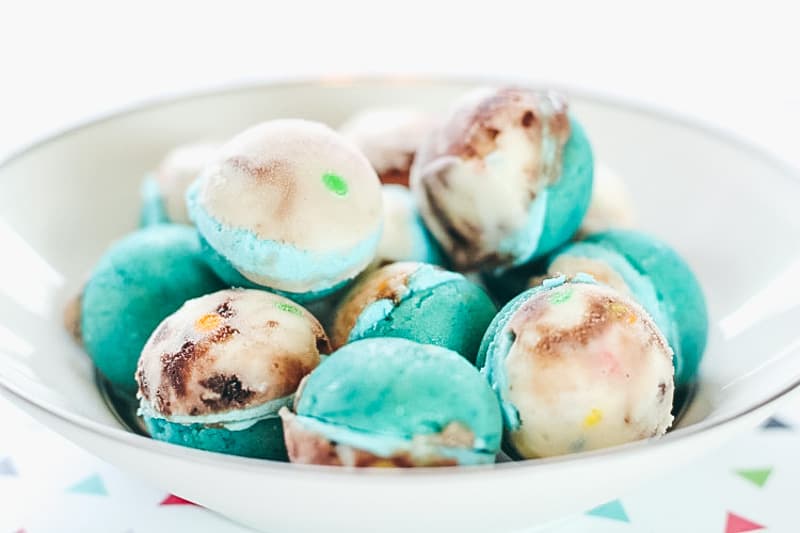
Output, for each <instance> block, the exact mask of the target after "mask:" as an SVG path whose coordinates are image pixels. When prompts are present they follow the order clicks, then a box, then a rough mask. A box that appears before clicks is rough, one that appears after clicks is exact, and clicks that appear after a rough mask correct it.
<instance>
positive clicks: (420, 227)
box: [373, 185, 445, 266]
mask: <svg viewBox="0 0 800 533" xmlns="http://www.w3.org/2000/svg"><path fill="white" fill-rule="evenodd" d="M381 192H382V194H383V234H382V235H381V240H380V242H379V243H378V251H377V253H376V254H375V260H374V261H373V264H375V265H377V266H382V265H385V264H388V263H394V262H397V261H420V262H422V263H432V264H436V265H443V264H444V263H445V258H444V255H443V254H442V251H441V250H440V249H439V245H438V244H436V241H435V240H434V238H433V237H432V236H431V234H430V232H429V231H428V229H427V228H426V227H425V224H424V223H423V222H422V218H421V217H420V216H419V210H418V209H417V202H416V200H414V196H413V195H412V194H411V192H410V191H409V190H408V189H406V188H405V187H401V186H400V185H384V186H383V187H381Z"/></svg>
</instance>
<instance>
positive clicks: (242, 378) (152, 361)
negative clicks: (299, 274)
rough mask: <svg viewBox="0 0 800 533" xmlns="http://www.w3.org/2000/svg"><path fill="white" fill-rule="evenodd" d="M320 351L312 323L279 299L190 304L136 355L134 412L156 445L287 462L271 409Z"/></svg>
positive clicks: (322, 345)
mask: <svg viewBox="0 0 800 533" xmlns="http://www.w3.org/2000/svg"><path fill="white" fill-rule="evenodd" d="M328 352H329V344H328V338H327V337H326V335H325V332H324V331H323V329H322V326H321V325H320V324H319V322H318V321H317V319H316V318H314V317H313V316H312V315H311V313H309V312H308V311H306V310H305V309H304V308H302V307H301V306H299V305H298V304H296V303H294V302H292V301H291V300H289V299H287V298H284V297H282V296H278V295H276V294H271V293H268V292H266V291H258V290H250V289H230V290H224V291H219V292H215V293H212V294H209V295H206V296H202V297H200V298H196V299H194V300H189V301H188V302H186V303H185V304H184V305H183V307H181V308H180V309H179V310H178V311H176V312H175V313H174V314H172V315H170V316H169V317H167V318H166V319H165V320H164V321H163V322H161V324H160V325H159V326H158V328H156V330H155V331H154V332H153V335H152V336H151V337H150V339H149V340H148V341H147V345H145V347H144V349H143V350H142V356H141V358H140V359H139V367H138V369H137V371H136V380H137V382H138V384H139V394H138V396H139V399H140V401H141V407H140V413H141V415H142V416H143V417H144V421H145V424H146V426H147V429H148V430H149V431H150V434H151V435H152V437H153V438H155V439H158V440H163V441H167V442H172V443H174V444H180V445H183V446H189V447H192V448H201V449H204V450H210V451H216V452H222V453H229V454H233V455H244V456H249V457H262V458H269V459H285V448H284V444H283V434H282V432H281V424H280V420H279V419H278V410H279V409H280V408H281V407H283V406H285V405H288V404H290V403H291V402H292V399H293V397H294V393H295V391H296V390H297V387H298V385H299V384H300V380H301V379H302V378H303V377H304V376H305V375H307V374H308V373H309V372H311V371H312V370H313V369H314V368H316V366H317V365H318V364H319V361H320V354H324V353H328Z"/></svg>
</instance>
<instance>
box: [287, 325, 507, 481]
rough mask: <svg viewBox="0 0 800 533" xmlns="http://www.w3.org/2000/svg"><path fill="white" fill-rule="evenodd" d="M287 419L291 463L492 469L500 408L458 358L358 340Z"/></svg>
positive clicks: (316, 377) (323, 371)
mask: <svg viewBox="0 0 800 533" xmlns="http://www.w3.org/2000/svg"><path fill="white" fill-rule="evenodd" d="M299 394H300V397H299V398H298V399H297V400H296V402H295V412H294V413H292V412H290V411H289V410H288V409H283V410H282V411H281V416H282V417H283V419H284V432H285V434H286V445H287V449H288V452H289V457H290V459H291V460H292V462H301V463H317V464H343V465H348V466H437V465H471V464H484V463H492V462H494V459H495V454H496V453H497V451H498V449H499V446H500V440H501V432H502V421H501V416H500V408H499V406H498V404H497V400H496V398H495V395H494V393H493V392H492V390H491V389H490V388H489V385H488V384H487V382H486V380H485V379H484V378H483V377H482V376H481V375H480V374H479V373H478V371H477V370H476V369H475V368H474V367H473V366H472V365H471V364H470V363H468V362H467V361H466V360H465V359H464V358H463V357H461V356H460V355H458V354H457V353H455V352H453V351H451V350H447V349H444V348H440V347H437V346H431V345H425V344H419V343H415V342H412V341H408V340H405V339H397V338H375V339H365V340H361V341H357V342H354V343H351V344H348V345H347V346H345V347H343V348H341V349H339V350H338V351H336V352H334V353H333V354H332V355H331V357H329V358H328V359H327V360H325V361H324V362H323V363H322V364H321V365H320V366H319V367H318V368H317V369H316V370H315V371H314V372H312V374H311V375H310V376H309V377H308V379H307V380H306V381H305V383H304V385H303V386H302V387H301V392H300V393H299Z"/></svg>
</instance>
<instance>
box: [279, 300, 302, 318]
mask: <svg viewBox="0 0 800 533" xmlns="http://www.w3.org/2000/svg"><path fill="white" fill-rule="evenodd" d="M275 307H276V308H278V309H280V310H281V311H285V312H287V313H291V314H293V315H297V316H303V312H302V311H301V310H300V308H299V307H297V306H296V305H292V304H287V303H283V302H278V303H276V304H275Z"/></svg>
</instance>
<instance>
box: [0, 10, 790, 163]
mask: <svg viewBox="0 0 800 533" xmlns="http://www.w3.org/2000/svg"><path fill="white" fill-rule="evenodd" d="M359 4H363V5H359ZM654 5H656V4H653V3H648V2H615V1H602V2H601V1H592V2H572V1H555V0H553V1H551V2H533V1H516V2H510V1H505V0H484V1H481V2H466V1H461V2H458V3H454V2H440V1H436V0H427V1H424V2H420V1H417V0H403V1H399V0H398V1H393V2H380V1H371V2H360V3H359V2H352V1H347V0H338V1H334V0H330V1H327V2H319V3H312V2H292V1H291V0H284V1H282V2H266V1H261V2H243V1H229V2H216V3H204V2H200V1H193V2H168V1H161V2H149V1H146V0H144V1H137V2H124V3H122V2H110V1H106V2H86V1H68V2H58V3H56V2H52V3H43V2H36V1H32V2H11V1H7V0H0V6H2V7H0V95H2V98H0V121H2V122H0V153H3V152H4V151H7V150H10V149H13V148H15V147H19V146H21V145H24V144H26V143H27V142H29V141H30V140H32V139H35V138H37V137H39V136H41V135H42V134H43V133H46V132H48V131H51V130H53V129H57V128H61V127H63V126H64V125H67V124H71V123H74V122H76V121H80V120H82V119H85V118H86V117H88V116H94V115H97V114H98V113H102V112H105V111H110V110H114V109H117V108H119V107H120V106H126V105H129V104H131V103H133V102H137V101H141V100H146V99H149V98H153V97H157V96H163V95H165V94H174V93H181V92H186V91H189V90H193V89H196V88H209V87H216V86H220V85H226V84H231V83H238V82H242V81H247V80H263V79H271V78H287V77H288V78H291V77H298V76H313V75H318V74H328V75H331V74H337V75H342V74H357V73H373V74H374V73H393V74H414V73H419V74H426V73H435V74H448V73H452V74H480V75H502V76H513V77H523V78H532V79H536V80H544V81H553V82H557V83H559V84H567V85H572V86H579V87H585V88H591V89H595V90H598V91H601V92H604V93H611V94H614V95H618V96H623V97H625V98H629V99H634V100H638V101H644V102H648V103H652V104H655V105H658V106H660V107H665V108H668V109H672V110H676V111H679V112H681V113H682V114H687V115H692V116H696V117H700V118H703V119H705V120H706V121H709V122H712V123H714V124H716V125H719V126H722V127H724V128H726V129H732V130H735V131H737V132H739V133H740V134H742V135H744V136H746V137H748V138H750V139H752V140H753V141H755V142H756V143H758V144H760V145H762V146H766V147H767V148H768V149H770V150H771V151H773V152H775V153H778V154H779V155H780V156H781V157H783V158H784V159H787V160H790V161H791V162H793V163H794V164H795V165H796V166H797V165H800V150H798V149H797V146H798V139H800V135H798V134H797V133H796V131H797V128H796V124H797V123H798V121H799V120H800V74H798V71H799V69H798V64H799V63H800V57H798V56H800V37H798V33H799V32H798V22H800V16H798V14H797V13H796V11H798V10H800V7H798V6H797V4H796V3H795V2H785V3H779V2H769V1H765V2H735V1H727V2H720V3H717V2H703V1H699V0H698V1H693V2H681V1H671V2H668V3H667V2H662V3H659V4H658V6H659V7H657V8H656V7H652V6H654Z"/></svg>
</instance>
